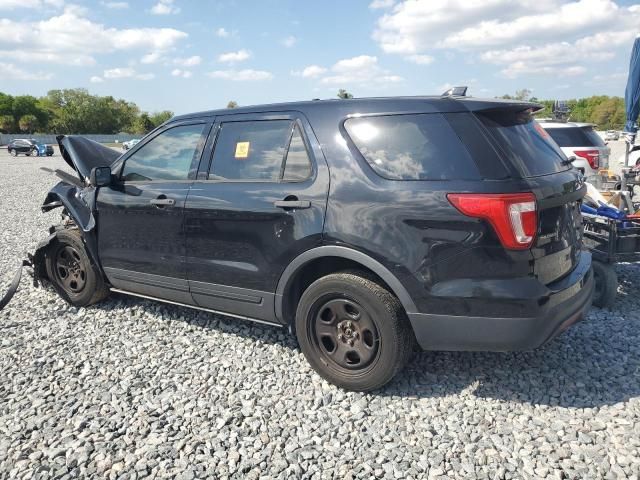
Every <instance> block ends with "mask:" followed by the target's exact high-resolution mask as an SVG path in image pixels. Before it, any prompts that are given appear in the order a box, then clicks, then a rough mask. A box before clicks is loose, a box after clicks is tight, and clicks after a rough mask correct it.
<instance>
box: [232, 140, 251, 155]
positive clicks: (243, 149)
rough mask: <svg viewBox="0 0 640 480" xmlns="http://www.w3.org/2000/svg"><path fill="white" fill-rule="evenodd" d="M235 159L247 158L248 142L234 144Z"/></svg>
mask: <svg viewBox="0 0 640 480" xmlns="http://www.w3.org/2000/svg"><path fill="white" fill-rule="evenodd" d="M235 156H236V158H247V157H248V156H249V142H238V143H236V155H235Z"/></svg>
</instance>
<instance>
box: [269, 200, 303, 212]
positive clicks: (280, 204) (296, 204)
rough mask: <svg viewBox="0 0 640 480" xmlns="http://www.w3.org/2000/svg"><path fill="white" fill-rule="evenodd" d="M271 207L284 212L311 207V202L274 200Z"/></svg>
mask: <svg viewBox="0 0 640 480" xmlns="http://www.w3.org/2000/svg"><path fill="white" fill-rule="evenodd" d="M273 205H274V206H276V207H277V208H284V209H285V210H294V209H297V208H309V207H311V202H310V201H309V200H276V201H275V202H273Z"/></svg>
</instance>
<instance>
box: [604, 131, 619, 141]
mask: <svg viewBox="0 0 640 480" xmlns="http://www.w3.org/2000/svg"><path fill="white" fill-rule="evenodd" d="M604 139H605V140H606V141H614V140H619V139H620V132H618V131H616V130H607V133H605V135H604Z"/></svg>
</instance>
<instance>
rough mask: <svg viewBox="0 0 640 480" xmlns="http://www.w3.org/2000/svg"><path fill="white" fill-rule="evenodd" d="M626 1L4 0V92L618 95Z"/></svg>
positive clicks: (166, 99)
mask: <svg viewBox="0 0 640 480" xmlns="http://www.w3.org/2000/svg"><path fill="white" fill-rule="evenodd" d="M638 34H640V3H634V2H633V0H631V1H628V0H618V1H612V0H577V1H561V0H516V1H513V0H362V1H360V0H349V1H345V0H342V1H338V0H335V1H334V0H322V1H301V0H246V1H240V0H220V1H216V0H207V1H205V0H201V1H196V0H135V1H133V0H129V1H125V0H91V1H89V0H74V1H73V2H71V1H67V0H0V91H2V92H6V93H11V94H14V95H16V94H30V95H36V96H39V95H44V94H46V92H47V91H48V90H51V89H61V88H76V87H82V88H87V89H88V90H89V91H90V92H91V93H94V94H99V95H113V96H115V97H117V98H124V99H126V100H129V101H134V102H136V103H137V104H138V105H139V106H140V107H141V108H142V109H144V110H147V111H160V110H167V109H168V110H171V111H173V112H175V113H176V114H180V113H187V112H193V111H199V110H207V109H213V108H221V107H224V106H226V104H227V102H228V101H230V100H234V101H236V102H237V103H238V104H240V105H251V104H260V103H272V102H281V101H295V100H308V99H312V98H332V97H335V95H336V92H337V91H338V89H340V88H344V89H346V90H348V91H349V92H351V93H353V94H354V95H355V96H357V97H367V96H387V95H431V94H440V93H442V92H443V91H445V90H446V89H448V88H449V87H451V86H453V85H468V86H469V94H471V95H474V96H477V97H494V96H499V95H503V94H505V93H511V94H513V93H514V92H515V91H516V90H519V89H522V88H528V89H530V90H531V91H532V94H533V95H534V96H536V97H538V98H541V99H542V98H544V99H552V98H557V99H568V98H579V97H584V96H589V95H594V94H598V95H619V96H623V95H624V86H625V83H626V74H627V71H628V63H629V53H630V51H631V46H632V43H633V40H634V38H635V37H636V36H638Z"/></svg>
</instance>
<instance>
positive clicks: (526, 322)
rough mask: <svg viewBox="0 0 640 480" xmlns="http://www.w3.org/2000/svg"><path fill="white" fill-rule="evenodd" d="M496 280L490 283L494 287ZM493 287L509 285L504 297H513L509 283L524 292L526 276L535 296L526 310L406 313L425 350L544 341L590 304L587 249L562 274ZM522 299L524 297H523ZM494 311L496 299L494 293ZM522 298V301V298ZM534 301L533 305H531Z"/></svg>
mask: <svg viewBox="0 0 640 480" xmlns="http://www.w3.org/2000/svg"><path fill="white" fill-rule="evenodd" d="M496 282H497V281H495V280H492V286H493V287H496V286H497V285H496ZM498 282H503V283H502V284H500V285H499V286H498V290H503V291H504V292H508V291H510V294H509V295H508V299H505V300H504V301H505V302H513V300H514V296H515V295H514V294H515V293H517V292H514V289H518V291H520V292H522V293H523V294H524V289H523V288H522V287H523V286H524V284H525V283H526V282H535V283H536V285H535V286H533V285H531V287H532V288H531V289H530V291H529V292H531V291H537V292H538V293H537V298H536V301H535V302H531V298H530V297H529V296H527V298H526V304H527V305H528V307H527V313H526V315H527V316H523V317H488V316H455V315H434V314H428V313H409V314H408V315H409V319H410V321H411V325H412V326H413V330H414V332H415V336H416V339H417V341H418V343H419V344H420V346H421V347H422V349H424V350H469V351H472V350H476V351H514V350H530V349H533V348H536V347H539V346H540V345H542V344H544V343H546V342H548V341H549V340H551V339H552V338H554V337H555V336H557V335H558V334H560V333H561V332H563V331H564V330H566V329H567V328H569V327H570V326H571V325H572V324H574V323H576V322H577V321H579V320H581V319H582V318H583V316H584V315H585V313H586V312H587V311H588V310H589V308H590V306H591V297H592V295H593V287H594V279H593V272H592V270H591V254H590V253H588V252H586V251H583V252H581V255H580V261H579V263H578V265H577V266H576V267H575V269H574V270H573V271H572V272H571V273H570V274H569V275H567V276H566V277H564V278H563V279H561V280H559V281H557V282H554V283H552V284H549V285H546V286H545V285H542V284H541V283H539V282H538V281H537V280H536V279H534V278H530V279H520V281H514V280H504V281H498ZM523 300H524V299H523ZM492 301H495V303H496V309H495V310H496V311H500V303H501V300H500V298H499V297H497V296H495V295H494V296H493V298H492ZM523 303H524V302H523ZM532 304H534V305H535V306H533V307H532V306H531V305H532Z"/></svg>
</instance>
